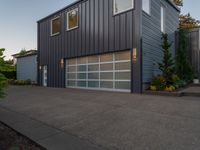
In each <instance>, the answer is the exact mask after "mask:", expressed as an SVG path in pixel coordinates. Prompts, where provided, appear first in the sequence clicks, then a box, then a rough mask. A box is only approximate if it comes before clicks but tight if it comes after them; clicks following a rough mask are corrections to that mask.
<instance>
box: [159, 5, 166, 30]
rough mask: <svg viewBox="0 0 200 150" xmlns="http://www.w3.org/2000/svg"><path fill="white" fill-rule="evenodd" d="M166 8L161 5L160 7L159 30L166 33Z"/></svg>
mask: <svg viewBox="0 0 200 150" xmlns="http://www.w3.org/2000/svg"><path fill="white" fill-rule="evenodd" d="M165 11H166V8H165V7H164V6H163V5H161V7H160V16H161V17H160V30H161V32H163V33H166V12H165Z"/></svg>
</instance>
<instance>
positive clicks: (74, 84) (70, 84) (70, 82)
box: [67, 80, 76, 87]
mask: <svg viewBox="0 0 200 150" xmlns="http://www.w3.org/2000/svg"><path fill="white" fill-rule="evenodd" d="M67 86H71V87H74V86H76V81H75V80H70V81H67Z"/></svg>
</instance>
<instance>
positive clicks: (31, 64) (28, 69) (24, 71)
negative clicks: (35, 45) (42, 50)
mask: <svg viewBox="0 0 200 150" xmlns="http://www.w3.org/2000/svg"><path fill="white" fill-rule="evenodd" d="M27 79H31V80H32V81H34V82H37V56H36V55H33V56H27V57H21V58H17V80H27Z"/></svg>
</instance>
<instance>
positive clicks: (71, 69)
mask: <svg viewBox="0 0 200 150" xmlns="http://www.w3.org/2000/svg"><path fill="white" fill-rule="evenodd" d="M130 70H131V62H130V51H125V52H117V53H109V54H103V55H95V56H89V57H83V58H82V57H81V58H76V59H68V60H66V86H67V87H75V88H90V89H91V88H93V89H105V90H106V89H108V90H125V91H130V78H131V71H130Z"/></svg>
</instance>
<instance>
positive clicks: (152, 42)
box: [142, 0, 179, 83]
mask: <svg viewBox="0 0 200 150" xmlns="http://www.w3.org/2000/svg"><path fill="white" fill-rule="evenodd" d="M161 5H163V6H164V7H165V10H166V12H165V15H166V33H168V35H169V40H170V41H172V42H173V45H172V47H171V52H172V54H173V56H175V46H174V44H175V31H176V30H177V28H178V23H179V22H178V16H179V11H177V10H176V9H175V8H174V7H173V6H172V5H171V4H169V3H168V2H167V1H166V0H151V15H148V14H146V13H145V12H143V15H142V16H143V17H142V39H143V42H142V51H143V82H144V83H146V82H147V83H148V82H150V81H151V79H152V76H153V75H156V74H159V73H160V71H159V69H158V65H157V63H158V62H160V61H161V60H162V56H163V53H162V49H161V47H160V45H161V25H160V24H161V23H160V21H161V19H160V18H161V12H160V9H161Z"/></svg>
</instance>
